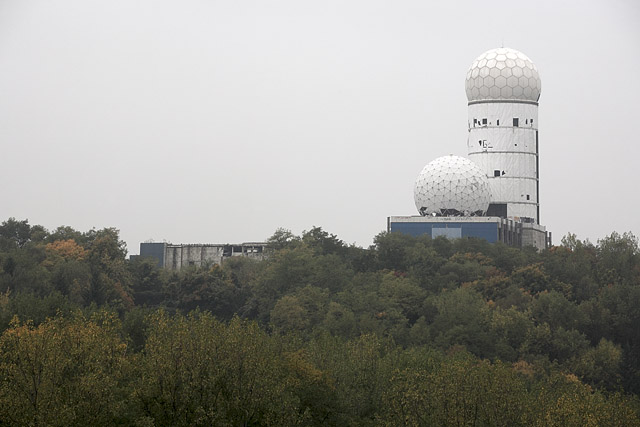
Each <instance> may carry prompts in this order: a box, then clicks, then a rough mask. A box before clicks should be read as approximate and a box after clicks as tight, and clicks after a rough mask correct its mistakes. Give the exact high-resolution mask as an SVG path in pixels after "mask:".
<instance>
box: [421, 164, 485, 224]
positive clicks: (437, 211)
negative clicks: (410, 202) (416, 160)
mask: <svg viewBox="0 0 640 427" xmlns="http://www.w3.org/2000/svg"><path fill="white" fill-rule="evenodd" d="M413 195H414V199H415V202H416V208H418V212H420V215H422V216H477V215H484V213H485V212H486V211H487V209H488V208H489V203H490V202H491V190H490V188H489V180H488V179H487V176H486V175H485V174H484V172H482V170H480V168H479V167H478V166H477V165H476V164H475V163H473V162H472V161H471V160H469V159H465V158H464V157H458V156H444V157H439V158H437V159H435V160H434V161H432V162H431V163H429V164H428V165H426V166H425V167H424V169H422V172H420V175H418V178H417V179H416V184H415V187H414V190H413Z"/></svg>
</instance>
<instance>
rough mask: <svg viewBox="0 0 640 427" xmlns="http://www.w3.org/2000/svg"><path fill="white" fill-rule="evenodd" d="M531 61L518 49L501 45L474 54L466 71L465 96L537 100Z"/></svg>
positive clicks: (537, 82) (538, 84) (536, 81)
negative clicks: (480, 53)
mask: <svg viewBox="0 0 640 427" xmlns="http://www.w3.org/2000/svg"><path fill="white" fill-rule="evenodd" d="M541 88H542V86H541V82H540V76H539V75H538V69H537V68H536V66H535V64H534V63H533V62H532V61H531V60H530V59H529V58H528V57H527V55H525V54H524V53H522V52H518V51H517V50H515V49H509V48H506V47H501V48H498V49H491V50H488V51H486V52H485V53H483V54H482V55H480V56H478V58H476V60H475V61H473V64H472V65H471V68H469V71H468V72H467V81H466V90H467V99H468V100H469V101H470V102H471V101H481V100H496V99H497V100H501V99H515V100H524V101H535V102H537V101H538V99H539V98H540V90H541Z"/></svg>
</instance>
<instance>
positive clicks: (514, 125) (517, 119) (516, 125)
mask: <svg viewBox="0 0 640 427" xmlns="http://www.w3.org/2000/svg"><path fill="white" fill-rule="evenodd" d="M519 122H520V119H519V118H518V117H514V118H513V127H514V128H517V127H518V126H519V125H520V123H519Z"/></svg>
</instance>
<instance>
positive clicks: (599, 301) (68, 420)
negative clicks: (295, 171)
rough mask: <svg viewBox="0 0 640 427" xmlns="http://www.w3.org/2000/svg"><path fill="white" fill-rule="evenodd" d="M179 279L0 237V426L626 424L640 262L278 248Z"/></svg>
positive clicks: (445, 243)
mask: <svg viewBox="0 0 640 427" xmlns="http://www.w3.org/2000/svg"><path fill="white" fill-rule="evenodd" d="M269 243H270V252H269V257H268V259H267V260H265V261H253V260H250V259H248V258H242V257H234V258H230V259H228V260H226V261H225V262H224V263H223V264H222V265H215V264H212V265H207V266H202V267H197V268H196V267H192V268H189V269H184V270H182V271H179V272H171V271H166V270H163V269H160V268H158V267H157V266H156V263H155V261H154V260H153V259H145V258H136V259H134V260H131V261H130V260H127V258H126V255H127V250H126V246H125V244H124V243H123V242H122V241H121V240H120V238H119V234H118V231H117V230H116V229H113V228H106V229H102V230H89V231H86V232H81V231H77V230H74V229H72V228H70V227H59V228H57V229H55V230H53V231H49V230H46V229H45V228H44V227H41V226H38V225H31V224H29V223H28V221H26V220H16V219H14V218H10V219H8V220H7V221H5V222H3V223H2V225H1V226H0V331H1V333H2V335H1V337H0V377H1V382H0V425H39V426H42V425H65V426H66V425H137V426H187V425H230V426H231V425H390V426H391V425H393V426H395V425H411V426H418V425H456V426H462V425H465V426H467V425H468V426H472V425H478V426H480V425H495V426H518V425H522V426H525V425H526V426H529V425H533V426H567V425H580V426H582V425H589V426H595V425H615V426H633V425H640V399H639V396H640V248H639V245H638V239H637V238H636V237H635V236H634V235H633V234H631V233H624V234H622V235H620V234H618V233H612V234H611V235H610V236H608V237H604V238H602V239H601V240H598V241H597V243H595V244H593V243H591V242H589V241H581V240H579V239H578V238H577V237H576V236H574V235H571V234H570V235H568V236H566V237H564V238H563V239H562V244H561V245H560V246H554V247H552V248H550V249H548V250H545V251H542V252H536V251H534V250H533V249H523V250H520V249H515V248H509V247H507V246H504V245H502V244H489V243H487V242H485V241H483V240H476V239H458V240H447V239H444V238H436V239H433V240H432V239H430V238H429V237H420V238H413V237H410V236H406V235H402V234H397V233H380V234H379V235H377V236H376V237H375V240H374V245H373V246H371V247H370V248H366V249H364V248H360V247H356V246H354V245H348V244H345V243H344V242H343V241H341V240H340V239H339V238H338V237H337V236H335V235H332V234H330V233H328V232H326V231H324V230H322V229H321V228H317V227H314V228H312V229H311V230H309V231H306V232H303V233H302V235H301V236H296V235H294V234H292V233H291V232H289V231H287V230H284V229H279V230H277V231H276V232H275V233H274V235H273V236H272V237H271V238H270V239H269Z"/></svg>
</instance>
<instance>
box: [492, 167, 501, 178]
mask: <svg viewBox="0 0 640 427" xmlns="http://www.w3.org/2000/svg"><path fill="white" fill-rule="evenodd" d="M493 176H494V177H498V176H500V171H499V170H497V169H496V170H494V171H493Z"/></svg>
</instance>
